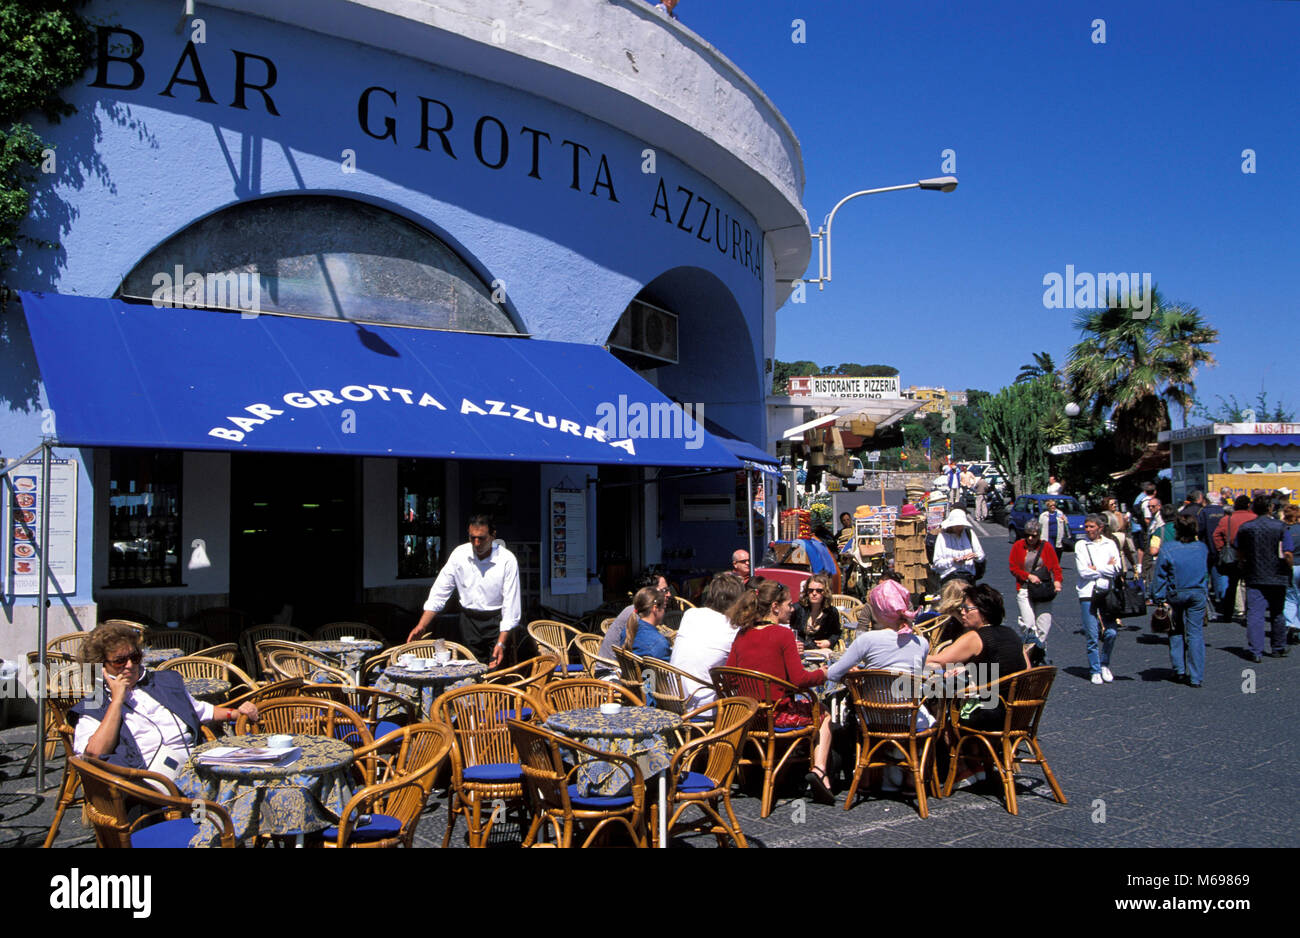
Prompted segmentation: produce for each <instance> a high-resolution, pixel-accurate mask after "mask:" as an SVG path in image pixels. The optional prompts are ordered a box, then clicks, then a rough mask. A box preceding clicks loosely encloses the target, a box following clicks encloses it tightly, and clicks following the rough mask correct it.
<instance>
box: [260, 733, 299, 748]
mask: <svg viewBox="0 0 1300 938" xmlns="http://www.w3.org/2000/svg"><path fill="white" fill-rule="evenodd" d="M266 745H267V748H269V749H288V748H289V747H290V746H292V745H293V737H292V736H290V735H288V734H287V733H276V734H275V735H274V736H268V737H266Z"/></svg>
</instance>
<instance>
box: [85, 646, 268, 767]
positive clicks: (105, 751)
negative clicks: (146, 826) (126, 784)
mask: <svg viewBox="0 0 1300 938" xmlns="http://www.w3.org/2000/svg"><path fill="white" fill-rule="evenodd" d="M143 657H144V653H143V652H142V651H141V648H140V634H139V633H138V632H137V631H136V630H135V629H133V628H131V627H129V626H126V625H101V626H100V627H99V628H97V629H95V631H93V632H91V633H90V637H89V638H88V639H86V641H85V643H84V644H83V645H82V646H81V660H82V661H84V662H86V663H87V664H98V665H102V666H103V669H104V690H105V691H106V692H107V695H108V699H107V700H105V699H104V695H103V694H99V695H96V696H95V697H91V698H88V699H86V700H83V701H82V702H81V703H79V704H77V705H76V706H75V707H73V708H72V712H71V719H73V720H74V721H75V730H76V732H75V735H74V737H73V747H72V748H73V749H74V750H75V751H76V753H77V754H78V755H87V756H92V757H94V758H97V759H103V760H104V761H106V762H109V763H112V764H113V765H120V766H125V767H127V768H132V769H148V770H149V771H151V772H158V773H160V774H162V775H165V776H167V777H168V778H175V776H176V773H177V772H178V771H179V770H180V768H181V766H182V765H184V764H185V761H186V760H187V759H188V758H189V753H190V750H191V749H192V748H193V747H194V745H195V744H196V743H197V742H199V726H200V724H203V723H212V722H217V723H223V722H228V721H232V720H234V719H235V718H236V717H237V716H239V714H241V713H243V714H247V715H248V717H249V719H253V720H255V719H257V707H256V706H255V705H254V704H252V703H243V704H240V706H239V709H238V710H232V709H230V708H228V707H217V706H213V705H212V704H210V703H203V702H201V701H197V700H195V699H194V698H193V697H191V696H190V694H189V692H188V691H187V690H186V689H185V678H184V677H183V676H182V675H181V673H180V672H179V671H150V670H148V669H146V668H144V667H142V665H141V660H142V659H143Z"/></svg>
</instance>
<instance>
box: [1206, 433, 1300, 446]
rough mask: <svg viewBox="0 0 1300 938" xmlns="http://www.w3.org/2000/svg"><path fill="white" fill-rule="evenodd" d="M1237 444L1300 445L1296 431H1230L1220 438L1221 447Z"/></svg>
mask: <svg viewBox="0 0 1300 938" xmlns="http://www.w3.org/2000/svg"><path fill="white" fill-rule="evenodd" d="M1235 446H1300V434H1296V433H1229V434H1227V435H1226V436H1223V437H1221V438H1220V442H1219V448H1220V449H1232V448H1233V447H1235Z"/></svg>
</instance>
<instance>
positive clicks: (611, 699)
mask: <svg viewBox="0 0 1300 938" xmlns="http://www.w3.org/2000/svg"><path fill="white" fill-rule="evenodd" d="M542 703H544V704H546V708H547V709H548V710H550V711H551V712H552V713H563V712H564V711H565V710H580V709H583V708H587V707H599V706H600V705H601V704H603V703H621V704H626V705H627V706H629V707H642V706H645V702H644V701H643V700H642V699H641V698H640V697H638V696H637V695H636V694H634V693H632V692H631V691H630V690H626V689H624V688H622V687H619V686H618V685H617V684H611V683H609V681H598V680H596V679H595V678H590V677H578V678H570V679H568V680H564V681H552V682H551V683H550V684H547V685H546V686H545V687H544V688H542Z"/></svg>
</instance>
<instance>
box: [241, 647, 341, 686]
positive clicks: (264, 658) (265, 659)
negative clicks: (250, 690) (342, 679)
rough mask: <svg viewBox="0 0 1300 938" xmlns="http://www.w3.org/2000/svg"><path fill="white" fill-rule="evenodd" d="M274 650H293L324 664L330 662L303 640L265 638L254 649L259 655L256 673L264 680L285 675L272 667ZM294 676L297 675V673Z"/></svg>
mask: <svg viewBox="0 0 1300 938" xmlns="http://www.w3.org/2000/svg"><path fill="white" fill-rule="evenodd" d="M273 651H292V652H296V653H297V654H299V655H302V656H303V657H305V658H311V659H312V660H313V661H318V662H320V663H321V664H322V665H328V664H329V661H327V660H326V659H325V656H324V655H319V654H317V653H316V652H314V651H312V650H311V649H310V648H308V647H307V646H306V645H304V644H302V643H301V642H289V641H285V640H283V639H278V638H264V639H261V640H260V641H258V643H257V645H256V646H255V647H254V649H253V654H254V655H256V656H257V667H256V669H255V670H256V673H257V674H258V675H259V676H260V677H261V679H262V680H264V681H277V680H279V679H280V678H281V677H282V676H283V675H280V674H278V673H277V672H276V670H275V668H273V667H271V652H273ZM294 676H295V677H296V676H297V675H294Z"/></svg>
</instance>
